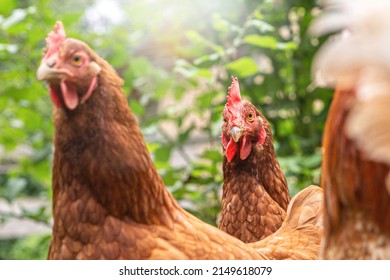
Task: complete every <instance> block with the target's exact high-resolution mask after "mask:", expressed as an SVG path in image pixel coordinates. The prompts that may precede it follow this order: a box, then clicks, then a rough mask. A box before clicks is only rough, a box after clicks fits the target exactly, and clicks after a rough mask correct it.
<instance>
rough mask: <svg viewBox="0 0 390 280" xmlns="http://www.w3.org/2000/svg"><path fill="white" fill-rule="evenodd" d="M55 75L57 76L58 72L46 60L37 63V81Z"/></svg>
mask: <svg viewBox="0 0 390 280" xmlns="http://www.w3.org/2000/svg"><path fill="white" fill-rule="evenodd" d="M56 76H58V72H57V71H56V70H55V69H53V68H51V67H49V66H48V65H47V63H46V62H42V63H41V65H39V68H38V70H37V79H38V81H46V80H49V79H50V78H54V77H56Z"/></svg>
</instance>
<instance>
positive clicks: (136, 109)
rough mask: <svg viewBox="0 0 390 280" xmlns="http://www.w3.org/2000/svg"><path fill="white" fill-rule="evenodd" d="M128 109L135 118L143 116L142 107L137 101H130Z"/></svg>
mask: <svg viewBox="0 0 390 280" xmlns="http://www.w3.org/2000/svg"><path fill="white" fill-rule="evenodd" d="M130 108H131V111H133V113H134V114H136V115H137V116H142V115H143V114H144V107H143V106H142V105H141V103H139V102H138V101H137V100H132V101H131V102H130Z"/></svg>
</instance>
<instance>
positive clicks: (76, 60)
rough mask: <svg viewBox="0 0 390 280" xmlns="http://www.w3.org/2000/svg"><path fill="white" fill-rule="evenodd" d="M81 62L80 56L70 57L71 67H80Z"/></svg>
mask: <svg viewBox="0 0 390 280" xmlns="http://www.w3.org/2000/svg"><path fill="white" fill-rule="evenodd" d="M82 62H83V60H82V59H81V56H80V55H78V54H75V55H74V56H73V57H72V63H73V65H75V66H80V65H81V63H82Z"/></svg>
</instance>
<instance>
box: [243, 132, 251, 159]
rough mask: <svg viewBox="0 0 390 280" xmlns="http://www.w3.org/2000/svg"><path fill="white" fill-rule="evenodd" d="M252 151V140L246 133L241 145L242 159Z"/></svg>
mask: <svg viewBox="0 0 390 280" xmlns="http://www.w3.org/2000/svg"><path fill="white" fill-rule="evenodd" d="M251 151H252V141H251V139H249V136H248V135H244V136H243V137H242V141H241V147H240V159H242V160H245V159H246V158H247V157H248V156H249V154H250V153H251Z"/></svg>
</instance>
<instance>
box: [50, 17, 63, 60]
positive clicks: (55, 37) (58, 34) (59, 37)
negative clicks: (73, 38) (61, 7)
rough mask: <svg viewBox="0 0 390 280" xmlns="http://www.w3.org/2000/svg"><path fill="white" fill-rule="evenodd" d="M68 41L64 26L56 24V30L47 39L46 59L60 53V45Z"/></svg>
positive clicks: (58, 22)
mask: <svg viewBox="0 0 390 280" xmlns="http://www.w3.org/2000/svg"><path fill="white" fill-rule="evenodd" d="M65 39H66V34H65V29H64V26H63V25H62V23H61V22H60V21H57V22H56V25H55V26H54V30H53V31H52V32H50V33H49V35H47V37H46V48H47V51H46V54H45V58H46V57H50V56H51V55H52V54H53V53H55V52H57V51H58V48H59V46H60V44H61V43H62V42H63V41H64V40H65Z"/></svg>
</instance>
